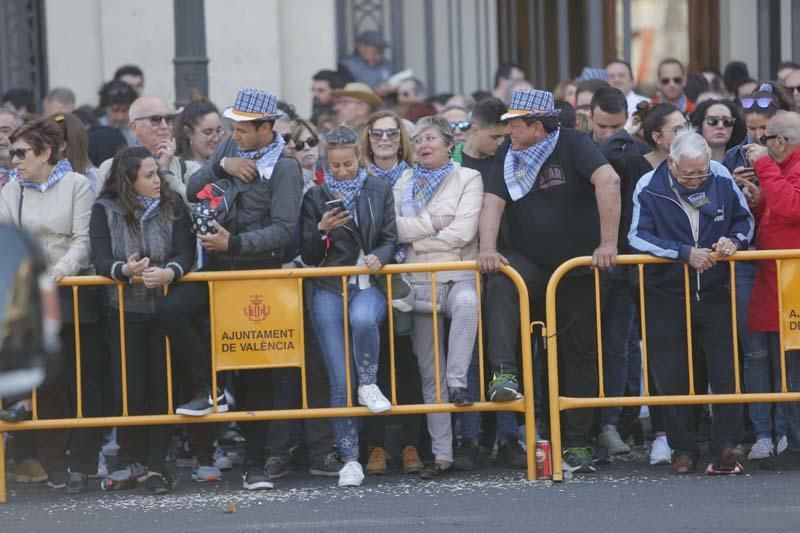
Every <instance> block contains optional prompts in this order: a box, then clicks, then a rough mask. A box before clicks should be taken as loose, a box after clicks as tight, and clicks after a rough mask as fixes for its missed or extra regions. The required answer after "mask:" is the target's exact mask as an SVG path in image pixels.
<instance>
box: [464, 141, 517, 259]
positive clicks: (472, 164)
mask: <svg viewBox="0 0 800 533" xmlns="http://www.w3.org/2000/svg"><path fill="white" fill-rule="evenodd" d="M502 146H508V140H505V141H503V145H502ZM502 146H501V148H500V149H498V152H500V151H501V150H502V154H503V156H502V158H500V159H499V161H500V162H499V164H498V158H497V157H496V156H490V157H486V158H483V159H476V158H474V157H471V156H469V155H467V153H466V152H463V151H462V152H461V165H462V166H464V167H465V168H471V169H473V170H477V171H478V172H480V173H481V178H482V179H483V190H484V191H488V190H489V182H491V181H497V180H498V179H499V180H501V181H502V179H503V158H505V150H503V149H502ZM509 235H510V229H509V227H508V217H506V216H505V215H503V218H502V220H501V221H500V232H499V234H498V235H497V245H496V246H497V248H498V249H502V248H506V247H507V243H508V239H509Z"/></svg>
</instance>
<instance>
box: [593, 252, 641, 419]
mask: <svg viewBox="0 0 800 533" xmlns="http://www.w3.org/2000/svg"><path fill="white" fill-rule="evenodd" d="M630 270H631V269H630V267H627V266H616V267H614V268H613V269H612V270H611V272H610V273H609V277H608V280H607V284H606V288H605V290H604V291H603V296H602V297H603V298H604V300H605V302H604V304H603V383H604V385H605V392H606V396H608V397H620V396H625V388H626V386H627V384H628V376H629V368H628V367H629V364H630V362H631V360H632V359H633V360H635V355H636V354H633V353H631V351H632V348H633V349H635V350H637V351H638V342H637V340H638V336H637V335H636V334H635V332H634V331H633V328H634V324H635V323H636V320H635V318H636V306H635V305H634V302H633V299H632V297H631V292H630V285H629V282H628V279H629V278H628V273H629V272H630ZM632 336H633V337H634V338H633V339H632V338H631V337H632ZM634 346H635V348H634ZM632 355H633V356H634V357H631V356H632ZM638 355H639V358H638V360H639V361H641V355H640V354H638ZM639 364H640V365H641V362H640V363H639ZM639 372H640V370H639V369H636V373H637V374H638V373H639ZM601 413H602V414H601V420H602V422H601V423H602V425H604V426H605V425H612V426H616V425H617V424H619V419H620V417H621V416H622V408H621V407H608V408H605V409H603V410H602V411H601Z"/></svg>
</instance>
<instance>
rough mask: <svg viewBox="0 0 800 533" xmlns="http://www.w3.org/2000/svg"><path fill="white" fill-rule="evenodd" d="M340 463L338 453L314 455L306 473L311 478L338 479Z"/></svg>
mask: <svg viewBox="0 0 800 533" xmlns="http://www.w3.org/2000/svg"><path fill="white" fill-rule="evenodd" d="M341 469H342V463H341V462H340V461H339V454H338V452H335V451H333V452H330V453H327V454H325V455H316V456H314V457H312V458H311V461H309V463H308V473H309V474H311V475H312V476H323V477H339V470H341Z"/></svg>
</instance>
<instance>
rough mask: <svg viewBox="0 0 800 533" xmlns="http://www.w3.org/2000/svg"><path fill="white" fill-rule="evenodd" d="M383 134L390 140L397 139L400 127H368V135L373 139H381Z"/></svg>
mask: <svg viewBox="0 0 800 533" xmlns="http://www.w3.org/2000/svg"><path fill="white" fill-rule="evenodd" d="M384 135H385V136H386V138H387V139H389V140H390V141H393V140H395V139H398V138H399V137H400V128H389V129H385V130H381V129H377V128H370V129H369V136H370V138H371V139H372V140H373V141H380V140H381V139H383V136H384Z"/></svg>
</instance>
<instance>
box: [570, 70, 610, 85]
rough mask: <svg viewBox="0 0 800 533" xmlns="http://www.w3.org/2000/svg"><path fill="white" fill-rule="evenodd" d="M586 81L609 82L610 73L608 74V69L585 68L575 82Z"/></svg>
mask: <svg viewBox="0 0 800 533" xmlns="http://www.w3.org/2000/svg"><path fill="white" fill-rule="evenodd" d="M586 80H603V81H608V72H606V69H604V68H590V67H583V70H582V71H581V75H580V76H578V77H577V78H575V81H576V82H578V83H580V82H582V81H586Z"/></svg>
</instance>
